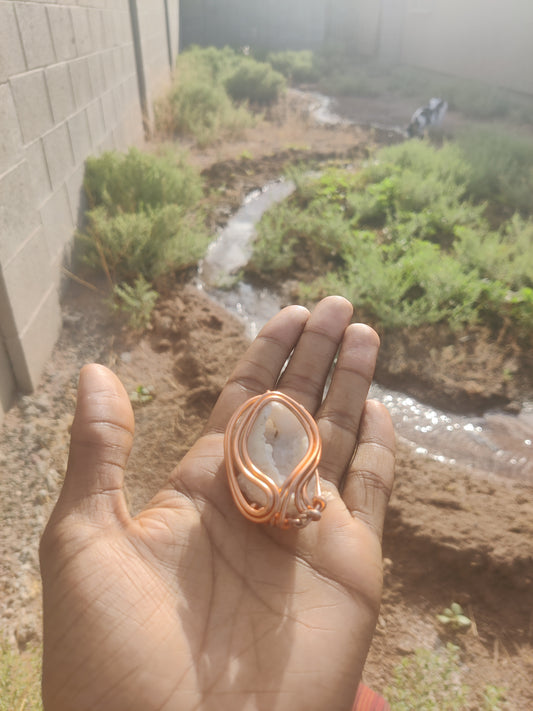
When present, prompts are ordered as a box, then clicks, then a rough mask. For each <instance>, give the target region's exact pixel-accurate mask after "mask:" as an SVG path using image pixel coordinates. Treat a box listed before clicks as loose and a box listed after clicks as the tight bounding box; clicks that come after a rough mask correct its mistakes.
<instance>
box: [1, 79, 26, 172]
mask: <svg viewBox="0 0 533 711" xmlns="http://www.w3.org/2000/svg"><path fill="white" fill-rule="evenodd" d="M0 127H1V129H0V175H1V174H2V173H5V172H6V170H8V169H9V168H11V167H13V165H15V163H18V162H19V161H20V159H21V158H22V134H21V132H20V127H19V122H18V118H17V112H16V110H15V103H14V102H13V97H12V95H11V87H10V86H9V84H0Z"/></svg>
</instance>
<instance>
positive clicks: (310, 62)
mask: <svg viewBox="0 0 533 711" xmlns="http://www.w3.org/2000/svg"><path fill="white" fill-rule="evenodd" d="M267 61H268V62H270V64H271V65H272V66H273V67H274V69H275V70H276V71H278V72H280V73H281V74H283V76H284V77H285V78H286V79H287V80H288V81H289V82H291V84H305V83H309V82H315V81H317V80H318V78H319V72H318V69H317V68H316V66H315V61H314V56H313V52H311V51H310V50H305V49H304V50H300V51H295V50H291V49H287V50H284V51H282V52H270V54H268V55H267Z"/></svg>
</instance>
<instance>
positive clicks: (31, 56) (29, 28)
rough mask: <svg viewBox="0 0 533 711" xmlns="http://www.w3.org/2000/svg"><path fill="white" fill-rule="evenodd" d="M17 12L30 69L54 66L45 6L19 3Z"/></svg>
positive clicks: (52, 47)
mask: <svg viewBox="0 0 533 711" xmlns="http://www.w3.org/2000/svg"><path fill="white" fill-rule="evenodd" d="M15 11H16V14H17V21H18V26H19V29H20V35H21V37H22V45H23V47H24V54H25V55H26V64H27V67H28V69H35V68H36V67H45V66H47V65H48V64H53V63H54V62H55V52H54V45H53V43H52V35H51V34H50V27H49V25H48V17H47V14H46V8H45V7H44V5H35V4H33V3H26V2H17V3H15Z"/></svg>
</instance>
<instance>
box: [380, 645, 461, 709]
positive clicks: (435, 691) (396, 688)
mask: <svg viewBox="0 0 533 711" xmlns="http://www.w3.org/2000/svg"><path fill="white" fill-rule="evenodd" d="M385 697H386V698H387V701H388V702H389V703H390V706H391V709H392V711H463V709H465V708H468V706H467V700H468V689H467V687H466V686H465V685H464V684H463V683H462V681H461V668H460V659H459V647H456V646H455V645H453V644H448V645H447V646H446V648H445V649H444V650H442V651H441V652H436V651H432V650H429V649H417V650H416V652H415V653H414V655H413V656H409V657H405V658H404V659H402V661H401V662H400V663H399V664H398V665H397V666H396V667H395V669H394V672H393V682H392V685H391V686H390V687H388V688H387V689H386V690H385Z"/></svg>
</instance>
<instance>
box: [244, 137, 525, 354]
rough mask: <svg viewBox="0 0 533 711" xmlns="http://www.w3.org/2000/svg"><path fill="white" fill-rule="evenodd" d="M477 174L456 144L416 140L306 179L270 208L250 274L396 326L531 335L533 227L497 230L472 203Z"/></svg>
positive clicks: (510, 225)
mask: <svg viewBox="0 0 533 711" xmlns="http://www.w3.org/2000/svg"><path fill="white" fill-rule="evenodd" d="M470 177H471V168H470V166H469V165H468V163H467V162H466V161H465V159H464V157H463V155H462V153H461V151H460V150H459V149H458V148H457V147H454V146H447V145H446V146H444V148H442V149H440V150H437V149H435V148H433V147H431V146H430V145H429V144H428V143H426V142H419V141H416V142H412V141H411V142H408V143H404V144H402V145H400V146H394V147H392V148H386V149H383V150H381V151H379V152H378V153H377V154H376V156H375V160H374V161H373V162H372V163H371V164H370V165H368V166H367V167H366V168H364V169H363V170H362V171H360V172H359V173H353V172H350V171H346V170H337V169H335V170H332V169H330V170H327V171H325V172H324V173H323V174H322V175H321V176H320V177H319V178H317V179H310V178H308V179H302V178H301V177H300V178H299V180H298V182H297V188H296V190H295V193H294V194H293V196H292V197H291V198H290V199H289V200H288V201H287V202H286V203H284V204H281V205H279V206H276V207H275V208H273V209H272V210H270V211H269V212H268V213H266V214H265V215H264V216H263V218H262V220H261V222H260V223H259V225H258V229H257V239H256V241H255V243H254V248H253V255H252V260H251V269H252V270H255V271H258V272H261V273H263V274H266V273H268V272H270V273H273V274H274V275H275V276H276V277H277V278H292V279H294V278H295V277H296V278H298V277H299V278H303V279H304V280H305V283H304V284H301V286H300V291H301V295H302V296H303V297H305V298H312V299H315V298H319V297H321V296H323V295H324V294H325V293H331V292H337V293H340V294H343V295H344V296H346V297H347V298H348V299H350V300H351V301H352V303H354V305H357V307H358V308H359V309H362V310H363V312H364V313H365V316H366V317H367V318H369V319H371V320H372V321H373V322H374V323H375V324H376V325H378V326H380V327H384V328H390V329H403V328H406V327H417V326H421V325H424V324H436V323H446V324H447V325H448V326H449V328H450V329H453V330H459V329H461V328H464V327H465V326H466V325H467V324H471V323H475V322H483V323H485V324H487V325H489V326H490V327H493V328H494V329H501V327H502V326H504V325H512V326H513V327H514V328H515V329H516V331H517V333H518V334H519V336H520V338H522V339H524V341H525V342H526V343H527V342H529V341H530V340H531V335H532V334H533V298H532V297H533V221H528V220H525V219H524V218H522V217H520V216H518V215H515V216H514V217H513V218H512V219H511V220H509V221H507V222H506V223H504V225H502V227H501V228H500V229H499V230H496V231H493V230H491V229H490V228H489V225H488V221H487V219H486V218H485V216H484V211H485V205H484V204H479V205H475V204H473V203H472V202H471V201H469V199H468V197H467V183H468V181H469V180H470Z"/></svg>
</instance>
